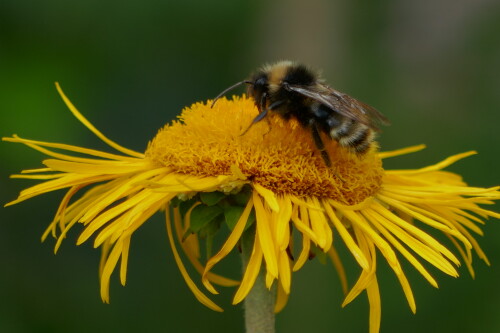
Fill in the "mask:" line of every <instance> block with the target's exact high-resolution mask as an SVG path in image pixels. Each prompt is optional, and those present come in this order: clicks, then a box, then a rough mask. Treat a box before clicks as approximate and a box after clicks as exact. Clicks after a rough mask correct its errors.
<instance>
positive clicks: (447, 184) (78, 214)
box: [3, 86, 500, 332]
mask: <svg viewBox="0 0 500 333" xmlns="http://www.w3.org/2000/svg"><path fill="white" fill-rule="evenodd" d="M57 88H58V90H59V92H60V94H61V96H62V98H63V99H64V101H65V103H66V105H67V106H68V107H69V109H70V110H71V112H72V113H73V114H74V115H75V116H76V117H77V118H78V119H79V120H80V121H81V122H82V123H83V124H84V125H85V126H86V127H87V128H89V129H90V130H91V131H92V132H93V133H94V134H96V135H97V136H98V137H99V138H101V139H102V140H103V141H104V142H106V143H107V144H109V145H110V146H111V147H112V148H114V149H116V150H117V151H118V152H119V153H120V154H111V153H106V152H101V151H97V150H92V149H86V148H80V147H76V146H71V145H66V144H60V143H49V142H40V141H33V140H28V139H23V138H20V137H18V136H13V137H10V138H3V140H4V141H9V142H18V143H23V144H25V145H27V146H29V147H31V148H33V149H36V150H38V151H40V152H42V153H44V154H46V155H48V156H50V157H51V158H49V159H46V160H44V161H43V164H44V165H45V167H44V168H40V169H34V170H24V171H23V172H22V173H21V174H19V175H13V176H12V177H13V178H28V179H39V180H44V182H42V183H40V184H38V185H35V186H33V187H30V188H28V189H26V190H24V191H22V192H21V194H20V196H19V198H18V199H16V200H14V201H12V202H10V203H8V204H7V205H12V204H16V203H19V202H21V201H24V200H26V199H29V198H32V197H34V196H37V195H40V194H43V193H46V192H49V191H54V190H59V189H67V192H66V194H65V195H64V197H63V199H62V201H61V203H60V205H59V209H58V211H57V213H56V215H55V217H54V220H53V221H52V223H51V224H50V226H49V227H48V229H47V231H46V232H45V233H44V235H43V237H42V239H45V238H46V237H47V236H48V235H49V234H51V235H53V236H54V237H56V238H57V242H56V245H55V250H56V251H57V249H58V248H59V246H60V244H61V242H62V240H63V239H64V238H65V236H66V233H67V232H68V230H69V229H70V228H72V227H73V226H74V225H75V224H83V227H84V228H83V232H82V233H81V235H80V236H79V238H78V240H77V244H81V243H83V242H85V241H88V240H89V239H90V238H91V237H93V239H94V246H95V247H101V248H102V259H101V265H100V281H101V297H102V299H103V300H104V301H105V302H109V281H110V276H111V274H112V272H113V271H114V270H115V268H116V266H117V264H118V261H119V260H120V268H119V271H120V278H121V283H122V284H125V280H126V272H127V258H128V251H129V246H130V241H131V237H132V235H133V233H134V232H135V231H136V230H137V229H138V228H139V227H141V226H142V224H144V223H145V222H146V221H147V220H148V219H149V217H151V216H152V215H153V214H155V213H156V212H157V211H159V210H163V209H164V210H165V212H166V214H165V215H166V227H167V232H168V237H169V240H170V245H171V247H172V251H173V254H174V257H175V260H176V263H177V265H178V267H179V269H180V272H181V273H182V276H183V277H184V279H185V281H186V283H187V285H188V286H189V288H190V289H191V290H192V291H193V293H194V295H195V296H196V298H197V299H198V300H199V301H200V302H201V303H203V304H205V305H206V306H208V307H209V308H211V309H213V310H216V311H222V309H221V308H220V307H219V306H218V305H216V304H215V303H214V302H213V301H212V300H211V299H210V298H209V297H208V296H207V293H206V292H203V291H202V290H200V289H199V287H198V286H197V285H196V284H195V282H194V281H193V280H192V279H191V278H190V276H189V275H188V271H187V269H186V267H185V266H184V262H183V261H182V259H181V255H180V253H179V251H178V250H177V248H178V247H179V246H180V248H181V249H182V250H183V252H184V254H185V256H186V257H187V259H188V260H189V261H190V262H191V264H192V265H193V267H194V268H195V269H196V270H197V271H198V272H199V273H200V275H201V283H202V284H203V286H204V287H205V288H206V289H207V290H208V291H209V292H210V293H212V294H217V290H216V288H215V287H214V284H217V285H222V286H238V288H237V290H236V293H235V296H234V299H233V304H237V303H239V302H241V301H242V300H244V299H245V297H246V296H247V295H248V294H249V292H250V290H251V289H252V287H253V286H254V283H255V281H256V279H257V276H258V275H259V272H260V271H261V269H262V270H263V272H264V273H265V284H266V286H267V288H271V286H273V285H275V286H276V287H277V299H276V304H275V311H279V310H281V309H282V308H283V306H284V305H285V303H286V300H287V298H288V295H289V294H290V292H291V283H292V272H295V271H297V270H299V269H300V268H301V267H302V266H303V265H304V264H305V263H306V262H307V260H308V259H309V258H311V254H316V255H320V254H321V253H325V254H326V255H327V256H328V257H329V258H330V259H331V261H332V263H333V264H334V266H335V267H336V269H337V271H338V274H339V276H340V278H341V281H342V288H343V290H344V291H345V293H346V297H345V300H344V303H343V305H346V304H348V303H349V302H351V301H352V300H353V299H354V298H355V297H357V296H358V295H359V294H360V293H361V292H363V291H366V293H367V295H368V300H369V303H370V332H378V330H379V326H380V316H381V304H380V293H379V287H378V282H377V274H376V272H377V254H380V255H382V257H383V258H385V260H386V261H387V262H388V264H389V266H390V267H391V268H392V269H393V271H394V273H395V274H396V276H397V278H398V280H399V282H400V284H401V287H402V289H403V291H404V294H405V295H406V298H407V301H408V304H409V306H410V308H411V310H412V311H413V312H415V310H416V305H415V300H414V297H413V293H412V290H411V287H410V284H409V282H408V280H407V278H406V276H405V273H404V271H403V269H402V267H401V263H400V259H401V258H402V257H404V258H405V259H406V260H408V262H409V263H410V264H411V265H413V266H414V267H415V268H416V269H417V270H418V271H419V272H420V273H421V274H422V276H423V277H424V278H425V279H427V281H429V283H430V284H431V285H433V286H434V287H437V282H436V280H435V279H434V277H432V276H431V274H430V273H429V272H428V271H427V270H426V268H425V267H424V265H423V263H422V262H423V261H426V262H427V263H428V264H430V265H432V266H434V267H436V268H438V269H439V270H441V271H442V272H444V273H446V274H448V275H451V276H458V272H457V270H456V267H457V266H458V265H460V262H461V260H462V261H463V262H464V263H465V264H466V265H467V267H468V269H469V271H470V273H471V274H472V275H473V274H474V272H473V269H472V255H473V252H476V254H477V255H478V256H479V258H481V259H483V260H484V261H485V262H486V263H488V260H487V258H486V256H485V254H484V253H483V251H482V250H481V248H480V247H479V245H478V243H477V241H476V240H475V238H474V236H473V234H478V235H481V234H482V231H481V229H480V228H479V226H478V225H480V224H482V223H483V219H485V218H488V217H489V216H492V217H496V218H499V217H500V214H497V213H495V212H493V211H490V210H487V209H484V208H481V207H480V206H479V205H480V204H492V203H493V200H498V199H500V192H499V187H493V188H477V187H469V186H467V185H466V184H465V183H464V182H463V181H462V179H461V177H460V176H458V175H456V174H453V173H451V172H447V171H443V169H444V168H446V167H447V166H449V165H450V164H452V163H454V162H456V161H458V160H460V159H462V158H465V157H467V156H470V155H472V154H475V152H468V153H463V154H458V155H455V156H452V157H449V158H447V159H445V160H444V161H442V162H439V163H437V164H435V165H431V166H427V167H424V168H420V169H411V170H384V169H383V167H382V160H383V159H385V158H389V157H394V156H398V155H403V154H407V153H411V152H416V151H418V150H421V149H423V148H424V147H423V146H415V147H410V148H406V149H401V150H398V151H392V152H378V148H377V146H376V144H373V145H372V147H371V148H370V149H369V151H368V152H367V153H366V154H364V155H356V154H353V153H351V152H349V151H348V150H346V149H344V148H342V147H339V146H337V144H336V142H335V141H333V140H325V141H326V146H327V151H328V153H329V154H330V159H331V161H332V167H331V168H327V167H326V166H325V164H324V161H323V159H322V158H321V154H319V152H318V151H317V149H316V148H315V146H314V142H313V141H312V138H311V135H310V133H308V132H307V131H306V130H304V129H303V128H301V127H300V126H299V124H298V123H296V122H294V121H293V120H292V121H288V122H286V121H283V120H282V119H281V118H279V117H274V118H272V117H271V119H270V122H269V123H266V122H262V123H258V124H256V125H255V126H253V127H252V129H251V130H250V131H248V132H247V133H246V134H245V135H243V136H242V135H240V134H241V133H242V130H243V129H245V128H246V127H247V126H248V124H250V123H251V121H252V119H253V118H254V117H255V115H256V114H257V112H258V111H257V109H256V108H255V106H254V102H253V100H252V99H249V98H246V97H235V98H234V99H233V100H231V101H228V100H226V99H221V100H219V102H218V103H217V104H216V105H215V106H214V108H211V107H210V101H209V102H208V103H196V104H194V105H192V106H191V107H189V108H186V109H184V110H183V112H182V114H181V115H180V116H179V120H177V121H174V122H172V123H171V124H168V125H166V126H165V127H164V128H163V129H161V130H160V131H159V132H158V134H157V135H156V137H155V138H154V139H153V140H152V141H151V142H150V144H149V146H148V148H147V150H146V152H145V153H144V154H143V153H138V152H135V151H131V150H129V149H126V148H123V147H121V146H120V145H118V144H116V143H114V142H112V141H111V140H109V139H108V138H106V137H105V136H104V135H103V134H102V133H101V132H99V131H98V130H97V129H96V128H94V126H92V125H91V124H90V123H89V122H88V121H87V120H86V119H85V118H84V117H83V116H82V115H81V114H80V113H79V112H78V111H77V110H76V108H75V107H74V106H73V105H72V104H71V102H70V101H69V100H68V98H67V97H66V96H65V95H64V93H63V92H62V91H61V89H60V88H59V86H57ZM270 127H271V128H270ZM59 151H66V153H63V152H59ZM75 153H77V154H75ZM83 191H84V193H83V195H81V196H79V197H78V198H77V199H74V197H75V195H76V194H77V193H80V192H83ZM224 224H225V225H226V226H227V228H226V227H224ZM421 226H425V227H426V228H425V229H426V230H429V229H436V231H439V232H440V233H441V234H444V235H445V236H446V237H447V238H448V239H449V241H450V242H449V243H450V244H451V245H452V247H454V248H455V250H456V251H455V252H456V253H457V254H458V255H457V254H455V253H453V252H452V251H451V250H450V249H448V248H447V247H446V246H445V245H444V244H443V243H441V242H440V241H438V240H436V239H435V238H434V237H432V236H431V235H430V234H429V233H427V232H426V231H423V230H422V229H421V228H420V227H421ZM224 229H226V230H229V233H228V236H227V237H226V238H225V241H224V244H223V245H222V246H221V247H220V249H218V251H217V252H216V253H215V254H214V255H212V254H211V251H210V248H211V244H212V239H213V236H214V235H215V234H216V233H217V232H223V231H224ZM247 229H248V230H247ZM246 233H248V234H249V235H253V238H252V242H253V249H252V250H251V253H250V255H249V258H248V262H247V264H246V267H245V271H244V274H243V277H242V278H241V280H240V281H236V280H232V279H228V278H225V277H223V276H220V275H218V274H215V273H213V269H214V267H215V265H216V264H217V263H218V262H220V261H221V260H222V259H224V258H225V257H226V256H227V255H228V254H229V253H230V252H231V251H232V250H233V249H234V248H235V247H237V245H238V243H239V242H240V240H241V239H242V237H244V234H246ZM201 241H204V242H205V243H206V244H207V245H208V246H207V249H208V250H207V253H206V254H207V256H208V260H203V259H202V255H201V252H202V250H201V249H200V248H201V246H200V242H201ZM339 242H343V243H344V244H345V245H346V247H347V248H348V250H349V251H350V252H351V254H352V255H353V257H354V259H355V260H356V262H357V263H358V265H359V269H360V274H359V278H358V280H357V281H356V283H355V284H354V285H353V286H352V287H350V288H348V283H347V279H346V277H345V273H344V269H343V265H342V260H341V259H340V257H339V256H338V255H337V252H336V245H337V244H338V243H339ZM297 243H298V244H297Z"/></svg>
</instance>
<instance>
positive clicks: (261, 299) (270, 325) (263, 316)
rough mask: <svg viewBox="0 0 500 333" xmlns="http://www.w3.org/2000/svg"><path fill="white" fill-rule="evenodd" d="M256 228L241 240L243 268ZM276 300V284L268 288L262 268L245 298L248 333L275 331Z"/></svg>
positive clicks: (247, 258)
mask: <svg viewBox="0 0 500 333" xmlns="http://www.w3.org/2000/svg"><path fill="white" fill-rule="evenodd" d="M255 236H256V235H255V228H251V229H249V230H247V231H246V232H245V234H243V237H242V241H241V252H242V253H241V259H242V262H243V269H246V267H247V265H248V261H249V260H250V256H251V254H252V250H253V243H254V241H255ZM275 300H276V288H275V284H274V285H273V287H271V289H270V290H269V289H267V288H266V271H265V269H263V268H262V269H261V270H260V272H259V275H258V276H257V279H256V280H255V283H254V285H253V287H252V290H250V293H248V295H247V297H246V298H245V302H244V305H243V309H244V311H245V328H246V330H245V332H246V333H274V332H275V329H274V303H275Z"/></svg>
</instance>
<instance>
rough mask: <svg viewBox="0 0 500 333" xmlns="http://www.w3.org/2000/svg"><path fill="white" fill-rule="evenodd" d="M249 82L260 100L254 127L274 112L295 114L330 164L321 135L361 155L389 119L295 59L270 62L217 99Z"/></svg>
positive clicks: (287, 118) (288, 116)
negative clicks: (327, 81) (332, 86)
mask: <svg viewBox="0 0 500 333" xmlns="http://www.w3.org/2000/svg"><path fill="white" fill-rule="evenodd" d="M242 84H247V85H248V95H249V96H251V97H252V98H253V99H254V100H255V105H256V107H257V109H258V110H259V114H258V115H257V116H256V117H255V118H254V119H253V121H252V123H251V124H250V126H249V127H248V128H247V129H246V130H245V131H244V132H243V133H242V135H243V134H244V133H246V132H247V131H248V130H249V129H250V127H252V125H253V124H255V123H257V122H259V121H261V120H262V119H264V118H265V117H266V116H267V115H268V114H269V113H270V112H272V113H274V114H277V115H279V116H280V117H282V118H283V119H285V120H289V119H291V118H295V119H296V120H297V121H298V122H299V123H300V125H301V126H302V127H303V128H305V129H307V130H309V131H310V132H311V135H312V138H313V140H314V143H315V145H316V147H317V148H318V150H319V151H320V152H321V156H322V158H323V160H324V162H325V164H326V166H328V167H330V166H331V164H332V163H331V161H330V157H329V156H328V153H327V151H326V148H325V144H324V142H323V139H322V137H321V133H324V134H325V135H326V136H327V137H328V138H330V139H333V140H336V141H337V142H338V144H339V145H340V146H342V147H345V148H347V149H349V150H351V151H353V152H355V153H357V154H359V155H361V154H364V153H365V152H366V151H367V150H368V148H370V145H371V143H372V141H373V140H374V137H375V132H377V131H379V128H378V126H377V125H378V124H385V125H387V124H389V121H388V120H387V118H386V117H385V116H384V115H382V114H381V113H380V112H379V111H377V110H376V109H375V108H373V107H371V106H369V105H367V104H365V103H362V102H360V101H358V100H357V99H354V98H353V97H351V96H349V95H347V94H344V93H342V92H340V91H338V90H335V89H333V88H331V87H329V86H328V85H326V84H325V83H324V81H323V79H322V78H321V77H320V76H319V74H317V73H315V72H314V71H312V70H311V69H309V68H308V67H306V66H304V65H302V64H297V63H294V62H291V61H280V62H278V63H275V64H273V65H265V66H263V67H262V68H261V69H259V70H258V71H256V72H255V73H254V74H253V75H252V76H251V77H250V78H249V79H247V80H244V81H241V82H238V83H236V84H234V85H232V86H230V87H229V88H227V89H225V90H224V91H222V92H221V93H220V94H219V95H218V96H217V97H216V98H215V99H214V101H213V103H212V107H213V105H214V104H215V103H216V102H217V100H218V99H219V98H220V97H221V96H223V95H224V94H226V93H227V92H228V91H230V90H232V89H234V88H236V87H238V86H240V85H242Z"/></svg>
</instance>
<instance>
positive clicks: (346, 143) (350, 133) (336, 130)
mask: <svg viewBox="0 0 500 333" xmlns="http://www.w3.org/2000/svg"><path fill="white" fill-rule="evenodd" d="M334 120H335V122H334V121H329V122H327V123H330V124H332V125H334V126H331V127H330V131H329V134H330V136H331V137H332V139H335V140H337V141H338V143H339V144H340V145H341V146H343V147H347V148H350V149H352V150H354V151H355V152H357V153H361V154H362V153H364V152H366V151H367V150H368V148H370V144H371V142H372V141H373V138H374V133H373V130H372V129H371V128H370V127H368V126H367V125H365V124H362V123H360V122H357V121H355V120H353V119H350V118H347V117H342V119H340V121H339V119H338V117H335V119H334ZM335 125H336V126H335Z"/></svg>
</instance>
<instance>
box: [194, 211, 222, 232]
mask: <svg viewBox="0 0 500 333" xmlns="http://www.w3.org/2000/svg"><path fill="white" fill-rule="evenodd" d="M223 212H224V211H223V210H222V208H220V207H219V206H205V205H198V206H196V207H194V208H193V210H192V211H191V216H190V223H189V229H190V231H191V232H192V233H197V232H199V231H200V230H201V229H202V228H204V227H205V226H207V225H208V224H209V223H210V222H212V221H213V220H214V219H215V218H216V217H217V216H219V215H222V213H223Z"/></svg>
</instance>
